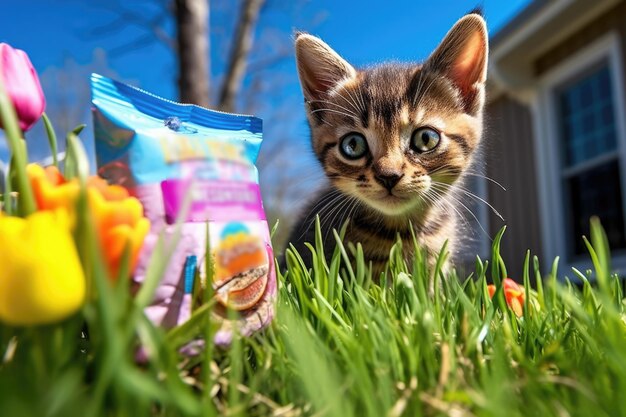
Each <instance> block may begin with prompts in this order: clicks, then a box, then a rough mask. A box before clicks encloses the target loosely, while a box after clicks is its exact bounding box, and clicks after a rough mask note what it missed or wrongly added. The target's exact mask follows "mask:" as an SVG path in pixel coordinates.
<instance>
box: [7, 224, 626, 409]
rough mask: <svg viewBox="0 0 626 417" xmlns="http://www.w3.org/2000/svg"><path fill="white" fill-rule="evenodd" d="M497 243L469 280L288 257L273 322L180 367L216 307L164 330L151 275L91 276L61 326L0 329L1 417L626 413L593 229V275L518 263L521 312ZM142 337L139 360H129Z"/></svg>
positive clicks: (618, 319) (619, 307)
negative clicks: (154, 313) (151, 310)
mask: <svg viewBox="0 0 626 417" xmlns="http://www.w3.org/2000/svg"><path fill="white" fill-rule="evenodd" d="M502 237H503V235H502V233H501V234H499V235H498V236H497V237H496V239H495V240H494V245H493V251H492V256H491V260H490V261H486V260H485V261H483V260H479V259H477V261H476V268H475V271H474V273H473V274H472V275H471V276H469V277H457V276H456V275H455V274H454V272H453V273H452V274H451V275H450V276H443V275H442V274H441V273H439V271H437V270H435V271H429V270H428V269H427V268H426V266H425V263H424V262H423V261H422V259H421V257H420V256H419V255H418V256H417V259H416V261H415V263H414V264H415V266H414V267H413V268H412V269H409V268H407V265H406V264H405V263H404V262H403V260H402V259H401V257H400V250H399V246H398V247H395V248H394V250H392V253H391V258H390V262H389V267H388V272H387V274H386V277H384V278H383V282H380V283H374V282H373V281H372V279H371V277H370V276H368V273H367V270H368V268H367V267H366V266H365V264H364V262H363V259H362V257H360V256H359V255H358V254H357V257H356V261H354V262H352V263H351V262H346V261H347V260H349V259H350V256H349V255H348V253H347V252H348V251H346V250H345V249H344V248H343V246H341V245H340V246H339V248H338V249H337V251H336V253H335V254H334V256H333V258H332V260H331V262H330V264H327V263H326V262H325V261H324V260H323V259H321V258H320V257H318V256H314V265H313V268H312V269H307V268H305V267H304V265H303V264H302V262H301V260H300V258H299V255H298V254H296V253H289V255H288V258H287V264H288V269H287V271H286V272H285V274H280V275H279V284H280V287H279V296H278V302H277V315H276V318H275V320H274V323H273V325H272V326H271V327H270V328H268V329H267V330H266V331H264V332H262V333H259V334H256V335H255V336H254V337H251V338H238V337H237V338H235V339H234V342H233V344H232V346H231V347H230V349H221V348H218V347H214V346H211V345H210V344H209V345H208V346H206V349H205V350H204V352H203V353H202V354H200V355H198V356H195V357H191V358H189V357H185V356H183V355H181V354H179V353H177V352H178V350H179V348H180V347H181V346H183V345H185V344H186V343H188V342H189V341H191V340H194V339H197V338H204V339H205V340H211V335H212V332H213V331H214V326H211V323H210V320H208V317H209V315H208V314H207V312H208V310H210V309H211V307H212V304H211V303H208V304H205V305H204V306H202V307H199V308H198V309H197V310H196V312H195V314H194V316H193V318H192V320H190V321H189V322H188V323H187V324H185V325H183V326H181V327H178V328H175V329H173V330H170V331H169V332H165V331H164V330H162V329H159V328H156V327H154V326H153V325H152V324H151V323H150V322H149V321H148V320H147V319H146V318H145V316H144V315H143V314H142V308H143V306H144V305H145V303H146V302H147V300H148V299H149V295H150V294H149V292H150V288H149V287H150V285H151V283H150V282H149V283H148V285H147V286H146V288H147V290H146V291H144V292H140V293H139V294H138V295H137V296H136V297H135V298H133V297H132V296H131V294H130V292H129V290H128V286H127V285H125V283H123V282H122V283H120V282H118V283H117V285H115V286H111V285H109V283H108V281H106V279H105V277H103V276H99V275H98V274H97V273H96V274H95V275H94V277H93V279H94V285H95V286H96V287H97V290H98V294H99V296H98V297H97V298H96V299H94V300H93V301H90V302H88V303H87V304H86V305H85V306H84V307H83V308H82V310H81V311H80V312H79V313H78V314H75V315H74V316H72V317H71V318H69V319H67V320H65V321H64V322H62V323H60V324H56V325H50V326H39V327H32V328H13V327H7V326H4V325H3V326H1V327H0V352H1V355H2V357H3V362H2V364H1V365H0V415H6V416H22V415H24V416H30V415H37V416H44V415H45V416H73V415H76V416H89V415H122V416H123V415H128V416H139V415H156V416H159V415H185V416H186V415H189V416H192V415H240V416H245V415H251V416H255V415H259V416H261V415H275V416H278V415H283V416H295V415H315V416H322V415H328V416H400V415H407V416H421V415H425V416H433V415H453V416H464V415H467V416H470V415H477V416H479V415H480V416H487V415H489V416H504V415H506V416H525V415H537V416H544V415H545V416H547V415H555V416H569V415H571V416H590V415H594V416H619V415H626V397H625V396H624V395H623V392H625V390H626V349H624V346H625V342H626V322H625V320H624V318H625V316H624V303H623V293H622V287H621V283H620V280H619V279H618V278H617V277H616V276H611V275H610V256H609V253H608V248H607V244H606V237H605V235H604V233H603V231H602V229H601V227H600V225H599V223H598V222H597V221H592V232H591V243H590V244H589V245H588V247H589V250H590V256H591V259H592V260H593V265H594V268H595V270H594V271H593V272H592V271H587V272H585V273H581V272H578V271H558V268H557V266H558V260H555V261H554V263H553V265H552V272H551V273H550V274H548V275H545V276H542V275H541V273H540V272H539V271H540V270H541V268H540V265H539V261H538V260H537V259H536V258H535V257H532V256H531V255H530V254H527V255H526V272H525V274H524V276H523V277H520V278H523V281H524V283H525V302H524V306H523V315H522V316H521V317H517V315H516V314H514V313H513V311H512V310H511V309H510V308H509V307H508V306H507V304H506V301H505V297H504V294H503V291H502V289H501V286H500V283H501V280H502V278H503V277H505V276H506V271H505V266H504V264H503V262H502V260H501V258H500V256H499V250H498V248H499V243H500V239H501V238H502ZM336 238H337V239H338V240H339V241H340V240H341V239H340V236H339V234H337V235H336ZM504 238H506V236H505V237H504ZM510 238H514V236H512V237H510ZM320 241H321V239H320ZM320 246H321V244H320V242H319V241H318V242H317V244H316V245H313V246H311V248H310V249H311V250H312V251H313V252H314V253H315V254H317V253H322V248H321V247H320ZM162 250H163V251H164V252H163V253H164V254H165V255H167V253H166V252H167V248H166V247H164V248H163V249H162ZM356 252H357V253H358V250H357V251H356ZM417 253H418V254H419V251H417ZM444 253H445V249H444V251H442V254H444ZM521 255H523V254H521ZM165 257H166V256H165ZM160 262H163V260H162V257H155V262H154V263H153V267H154V268H156V269H158V267H159V266H160ZM96 271H97V269H96ZM563 275H569V276H570V277H572V279H575V280H576V282H577V283H578V284H579V285H573V284H572V283H570V282H569V281H561V280H558V279H557V277H561V276H563ZM155 277H156V274H155ZM431 277H434V278H433V279H434V283H433V285H432V286H431V285H430V283H431ZM531 277H532V278H533V280H534V281H535V282H536V284H535V288H536V290H531V289H530V285H529V282H530V280H531ZM591 277H593V282H594V285H591V284H590V283H589V280H590V278H591ZM154 279H156V278H154ZM490 282H495V283H496V285H497V287H498V290H497V291H496V293H495V295H494V298H493V300H494V301H493V302H492V301H491V299H490V298H489V295H488V290H487V283H490ZM152 284H153V283H152ZM595 284H597V285H595ZM429 287H432V290H429ZM81 335H82V336H81ZM139 344H141V345H143V346H144V347H145V349H146V350H147V351H148V352H149V353H150V360H149V361H148V362H147V363H144V364H138V363H137V362H136V360H135V359H136V352H137V346H138V345H139Z"/></svg>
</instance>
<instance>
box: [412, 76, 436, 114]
mask: <svg viewBox="0 0 626 417" xmlns="http://www.w3.org/2000/svg"><path fill="white" fill-rule="evenodd" d="M422 74H423V73H422ZM435 81H437V77H432V79H431V80H430V83H429V84H428V85H427V86H426V88H425V89H424V91H423V92H421V94H419V98H420V99H419V101H418V102H417V106H415V107H416V108H420V107H421V106H422V102H423V101H424V98H425V97H426V94H428V92H429V91H430V89H431V88H432V86H433V85H435ZM421 87H423V85H422V86H421ZM421 87H420V89H421ZM418 91H419V90H418Z"/></svg>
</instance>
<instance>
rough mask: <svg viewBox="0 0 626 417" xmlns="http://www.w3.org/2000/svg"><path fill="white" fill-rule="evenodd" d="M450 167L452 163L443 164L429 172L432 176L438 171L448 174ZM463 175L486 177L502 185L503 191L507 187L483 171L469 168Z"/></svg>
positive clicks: (441, 173)
mask: <svg viewBox="0 0 626 417" xmlns="http://www.w3.org/2000/svg"><path fill="white" fill-rule="evenodd" d="M449 168H452V166H451V165H450V164H446V165H442V166H440V167H437V168H436V169H434V170H432V171H431V172H429V173H428V174H429V175H431V176H432V175H433V174H436V173H439V174H440V175H446V174H447V172H446V170H448V169H449ZM450 174H451V175H453V174H455V173H454V172H452V171H451V172H450ZM461 175H469V176H472V177H477V178H484V179H486V180H487V181H489V182H491V183H493V184H495V185H497V186H498V187H500V188H501V189H502V190H503V191H506V188H505V187H504V186H503V185H502V184H500V183H499V182H498V181H496V180H494V179H493V178H491V177H488V176H486V175H485V174H483V173H481V172H477V171H472V170H469V169H468V170H465V171H462V174H461Z"/></svg>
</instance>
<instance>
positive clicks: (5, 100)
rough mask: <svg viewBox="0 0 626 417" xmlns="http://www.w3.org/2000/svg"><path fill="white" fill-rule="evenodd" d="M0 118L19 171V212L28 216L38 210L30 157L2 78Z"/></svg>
mask: <svg viewBox="0 0 626 417" xmlns="http://www.w3.org/2000/svg"><path fill="white" fill-rule="evenodd" d="M0 120H2V126H4V132H5V136H6V138H7V143H8V145H9V149H10V150H11V154H12V155H13V163H14V164H15V170H16V172H17V191H18V193H19V212H20V214H21V215H22V216H27V215H29V214H30V213H32V212H34V211H35V210H36V207H35V198H34V197H33V190H32V189H31V188H30V182H29V181H28V176H27V175H26V164H27V163H28V157H27V155H26V152H25V147H24V146H22V144H21V143H20V141H21V140H22V139H21V138H22V135H21V131H20V128H19V125H18V123H17V115H16V114H15V109H14V108H13V103H12V102H11V100H10V99H9V96H8V95H7V93H6V90H5V89H4V84H3V82H2V80H1V79H0Z"/></svg>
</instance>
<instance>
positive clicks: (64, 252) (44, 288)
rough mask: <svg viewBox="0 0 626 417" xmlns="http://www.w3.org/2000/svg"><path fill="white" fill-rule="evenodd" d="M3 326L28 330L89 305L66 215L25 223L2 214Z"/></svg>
mask: <svg viewBox="0 0 626 417" xmlns="http://www.w3.org/2000/svg"><path fill="white" fill-rule="evenodd" d="M0 236H1V237H2V238H1V239H0V320H1V321H4V322H5V323H8V324H11V325H15V326H24V325H38V324H47V323H53V322H57V321H60V320H62V319H64V318H66V317H68V316H69V315H71V314H72V313H74V312H76V311H77V310H78V309H79V308H80V307H81V306H82V304H83V302H84V300H85V276H84V274H83V270H82V268H81V265H80V260H79V258H78V253H77V251H76V247H75V246H74V240H73V238H72V235H71V231H70V222H69V219H68V215H67V213H66V212H65V211H63V210H55V211H40V212H35V213H33V214H31V215H30V216H28V217H27V218H25V219H22V218H19V217H8V216H3V215H2V214H1V213H0Z"/></svg>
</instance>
